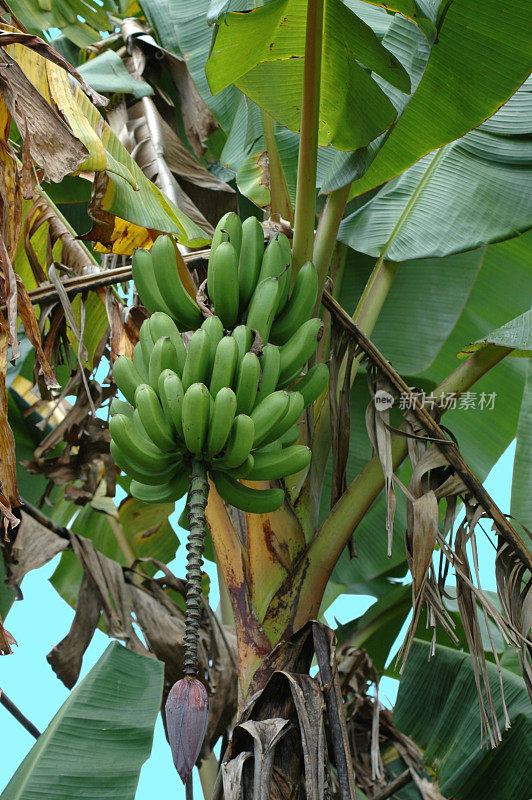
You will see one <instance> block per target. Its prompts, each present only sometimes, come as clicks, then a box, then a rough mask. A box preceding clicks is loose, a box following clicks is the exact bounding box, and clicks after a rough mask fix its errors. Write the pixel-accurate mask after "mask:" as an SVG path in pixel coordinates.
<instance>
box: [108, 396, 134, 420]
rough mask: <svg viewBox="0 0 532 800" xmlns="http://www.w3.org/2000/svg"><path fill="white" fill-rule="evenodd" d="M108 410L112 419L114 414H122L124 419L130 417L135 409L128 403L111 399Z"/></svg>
mask: <svg viewBox="0 0 532 800" xmlns="http://www.w3.org/2000/svg"><path fill="white" fill-rule="evenodd" d="M109 410H110V412H111V416H112V417H114V415H115V414H123V415H124V416H125V417H131V415H132V414H133V411H134V410H135V409H134V408H133V406H132V405H131V404H130V403H124V401H123V400H119V399H118V397H113V399H112V400H111V405H110V408H109Z"/></svg>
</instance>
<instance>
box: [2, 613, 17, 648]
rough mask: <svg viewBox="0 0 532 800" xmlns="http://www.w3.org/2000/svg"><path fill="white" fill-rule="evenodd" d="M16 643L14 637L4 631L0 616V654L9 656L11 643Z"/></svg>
mask: <svg viewBox="0 0 532 800" xmlns="http://www.w3.org/2000/svg"><path fill="white" fill-rule="evenodd" d="M13 644H14V645H16V644H17V642H16V641H15V638H14V637H13V636H12V635H11V634H10V633H9V631H6V629H5V628H4V625H3V623H2V617H0V656H9V655H11V653H12V652H13V650H12V649H11V645H13Z"/></svg>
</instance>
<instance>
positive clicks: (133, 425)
mask: <svg viewBox="0 0 532 800" xmlns="http://www.w3.org/2000/svg"><path fill="white" fill-rule="evenodd" d="M129 432H130V434H131V436H132V438H133V439H134V440H135V442H136V444H137V446H138V447H142V448H144V449H146V450H147V451H148V452H151V453H153V452H155V453H159V452H161V451H160V450H159V448H158V447H157V446H156V445H155V444H154V443H153V441H152V440H151V439H150V437H149V436H148V434H147V432H146V428H145V427H144V425H143V424H142V421H141V419H140V414H139V410H138V408H136V409H135V410H134V411H133V413H132V415H131V417H130V418H129Z"/></svg>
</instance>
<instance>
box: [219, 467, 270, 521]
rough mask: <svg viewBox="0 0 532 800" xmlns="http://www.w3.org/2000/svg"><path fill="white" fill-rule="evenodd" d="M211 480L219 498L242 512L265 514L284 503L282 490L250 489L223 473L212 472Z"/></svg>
mask: <svg viewBox="0 0 532 800" xmlns="http://www.w3.org/2000/svg"><path fill="white" fill-rule="evenodd" d="M212 479H213V481H214V485H215V486H216V491H217V492H218V494H219V495H220V497H221V498H222V499H223V500H225V502H226V503H229V505H231V506H234V507H235V508H240V509H241V510H242V511H247V512H249V513H255V514H267V513H269V512H270V511H276V510H277V509H278V508H279V507H280V506H281V505H282V504H283V501H284V492H283V490H282V489H252V488H251V487H250V486H244V485H243V484H242V483H239V482H238V481H237V480H235V479H234V478H233V477H231V475H227V474H226V473H224V472H216V471H215V472H213V473H212Z"/></svg>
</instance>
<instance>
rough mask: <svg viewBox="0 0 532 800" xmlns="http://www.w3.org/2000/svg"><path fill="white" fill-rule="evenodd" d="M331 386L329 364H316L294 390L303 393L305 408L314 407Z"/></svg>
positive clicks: (295, 385)
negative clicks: (313, 404)
mask: <svg viewBox="0 0 532 800" xmlns="http://www.w3.org/2000/svg"><path fill="white" fill-rule="evenodd" d="M328 385H329V368H328V367H327V364H314V366H313V367H311V368H310V369H309V371H308V372H307V374H306V375H303V377H302V378H301V380H300V381H298V382H297V383H296V384H294V387H293V388H294V390H295V391H296V392H301V394H302V395H303V400H304V401H305V408H306V407H307V406H310V405H312V403H313V402H314V401H315V400H317V399H318V397H319V396H320V395H321V394H322V393H323V392H324V391H325V389H326V388H327V386H328Z"/></svg>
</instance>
